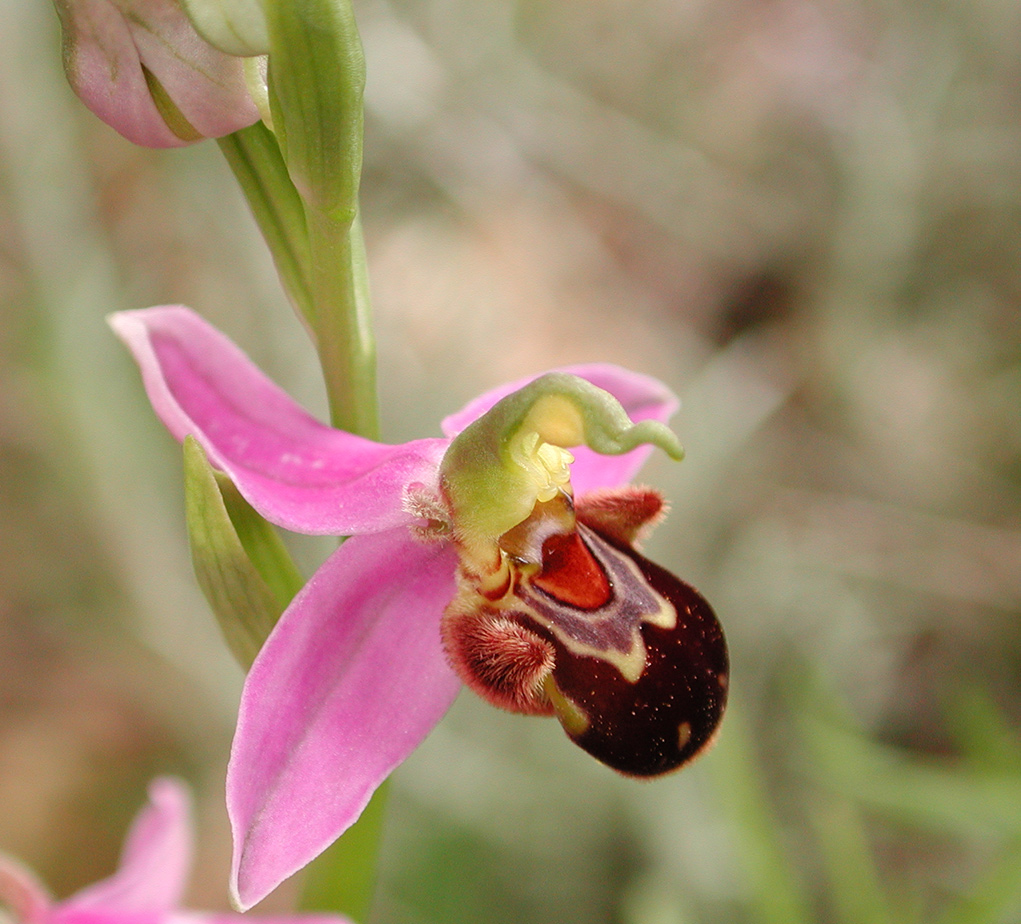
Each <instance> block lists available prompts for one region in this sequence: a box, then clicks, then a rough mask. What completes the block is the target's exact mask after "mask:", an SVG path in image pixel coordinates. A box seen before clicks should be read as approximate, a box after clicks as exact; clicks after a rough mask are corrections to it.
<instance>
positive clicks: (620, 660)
mask: <svg viewBox="0 0 1021 924" xmlns="http://www.w3.org/2000/svg"><path fill="white" fill-rule="evenodd" d="M596 539H597V541H596V542H595V543H594V544H592V545H589V550H590V551H591V552H592V554H593V555H594V556H595V559H596V561H597V562H599V564H600V567H602V569H603V571H604V573H605V574H606V575H607V577H608V578H610V580H611V584H612V569H611V567H610V566H609V564H608V561H607V556H606V555H605V554H603V549H602V545H603V544H604V543H603V540H602V539H598V537H596ZM614 561H617V562H623V563H624V565H625V566H626V567H627V568H628V570H630V571H631V573H632V575H633V576H634V578H635V579H636V580H637V581H638V582H639V583H641V585H642V586H643V587H644V588H645V589H646V590H647V591H648V592H649V594H651V596H652V597H653V599H654V600H655V601H656V603H657V604H658V608H657V609H656V610H654V611H652V612H649V613H646V614H644V615H643V616H642V617H641V620H640V622H639V624H638V625H636V626H635V627H634V630H633V631H632V633H631V646H630V648H628V650H627V651H621V650H619V649H612V648H611V649H606V648H596V647H595V646H593V645H588V644H586V643H585V642H582V641H579V640H578V639H576V638H573V637H572V636H570V635H568V634H567V633H566V632H565V631H564V630H563V629H562V627H561V626H559V625H557V624H556V623H555V622H553V621H552V620H550V619H548V618H546V617H544V616H543V615H542V613H541V612H539V611H538V610H537V609H535V607H533V606H531V605H529V603H528V601H527V600H526V599H524V598H522V597H519V596H517V595H515V597H514V603H515V604H516V605H517V607H518V608H519V610H520V611H521V612H522V613H523V614H525V615H527V616H528V617H529V618H531V619H533V620H534V621H535V623H536V624H537V625H539V626H542V627H543V628H545V629H548V630H549V631H550V632H552V633H553V635H554V636H556V638H557V639H558V640H559V641H560V642H561V643H562V644H563V646H564V647H565V648H566V649H567V650H568V651H570V652H571V653H572V654H575V655H579V656H582V657H589V658H599V659H600V660H601V661H605V662H607V663H608V664H610V665H612V666H613V667H615V668H616V669H617V670H618V671H619V672H620V674H621V676H622V677H623V678H624V679H625V680H626V681H627V682H628V683H637V682H638V681H639V680H640V679H641V677H642V674H644V673H645V666H646V663H647V660H648V650H647V649H646V647H645V641H644V639H643V638H642V633H641V623H649V624H650V625H653V626H656V627H658V628H661V629H666V630H668V631H669V630H671V629H673V628H674V627H675V626H676V625H677V611H676V610H675V609H674V607H673V606H672V605H671V604H670V602H669V601H668V600H667V599H666V598H665V597H663V595H662V594H660V593H659V592H658V591H657V590H656V589H655V588H653V587H652V586H651V585H650V584H649V582H648V581H646V579H645V576H644V575H643V574H642V572H641V569H640V568H639V567H638V565H637V564H636V563H635V562H634V561H633V560H632V559H631V558H630V557H629V556H627V555H620V556H615V557H614Z"/></svg>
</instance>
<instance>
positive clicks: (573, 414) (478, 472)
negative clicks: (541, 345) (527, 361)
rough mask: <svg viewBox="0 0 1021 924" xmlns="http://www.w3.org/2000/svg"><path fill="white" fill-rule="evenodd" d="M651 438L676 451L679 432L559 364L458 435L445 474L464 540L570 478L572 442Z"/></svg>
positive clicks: (620, 445)
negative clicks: (630, 409)
mask: <svg viewBox="0 0 1021 924" xmlns="http://www.w3.org/2000/svg"><path fill="white" fill-rule="evenodd" d="M646 443H651V444H652V445H655V446H658V447H659V448H660V449H662V450H663V451H664V452H666V453H667V454H668V455H670V456H671V457H672V458H674V459H680V458H682V456H683V455H684V451H683V450H682V449H681V446H680V443H679V442H678V440H677V437H676V436H675V435H674V433H673V432H672V431H671V430H670V429H669V428H668V427H667V426H665V425H664V424H662V423H660V422H659V421H656V420H643V421H641V422H639V423H633V422H632V421H631V419H630V418H629V417H628V416H627V414H626V413H625V411H624V408H623V407H621V405H620V402H619V401H617V399H616V398H614V397H613V395H611V394H609V393H608V392H605V391H603V390H602V389H601V388H597V387H596V386H595V385H593V384H592V383H591V382H587V381H585V380H584V379H581V378H578V377H577V376H574V375H568V374H566V373H562V372H551V373H549V374H547V375H544V376H542V377H540V378H538V379H535V380H534V381H532V382H530V383H529V384H528V385H526V386H525V387H524V388H522V389H520V390H519V391H516V392H514V393H513V394H510V395H508V396H507V397H505V398H503V399H502V400H501V401H499V402H497V403H496V404H495V405H494V406H493V407H492V408H491V409H490V410H489V411H488V412H487V413H486V414H484V415H483V416H482V417H480V418H479V419H478V420H476V421H475V422H474V423H472V424H471V425H469V426H468V427H466V428H465V429H464V430H462V431H461V433H460V434H458V436H457V437H455V438H454V440H453V442H452V443H451V445H450V448H449V449H448V450H447V453H446V455H445V456H444V457H443V463H442V465H441V467H440V479H441V486H442V489H443V492H444V494H445V496H446V499H447V502H448V504H449V505H450V508H451V514H452V519H453V529H454V534H455V537H456V538H457V539H458V541H460V542H462V543H464V544H465V545H467V546H475V545H478V544H481V543H488V542H492V541H494V540H496V539H497V538H498V537H500V536H502V535H503V534H504V533H506V532H507V531H508V530H510V529H512V528H513V527H515V526H517V525H518V524H519V523H521V522H522V521H523V520H524V519H526V518H527V517H528V515H529V514H530V513H531V512H532V509H533V507H534V506H535V504H536V502H538V501H546V500H550V499H551V498H552V497H553V496H554V495H555V494H556V493H557V492H558V491H560V490H561V489H567V488H568V487H569V484H570V471H569V468H568V466H569V465H570V463H571V462H572V461H573V457H572V456H571V454H570V453H569V452H567V450H568V449H570V448H572V447H575V446H588V447H589V448H590V449H592V450H594V451H595V452H598V453H600V454H601V455H621V454H622V453H625V452H630V451H631V450H632V449H635V448H637V447H638V446H641V445H643V444H646Z"/></svg>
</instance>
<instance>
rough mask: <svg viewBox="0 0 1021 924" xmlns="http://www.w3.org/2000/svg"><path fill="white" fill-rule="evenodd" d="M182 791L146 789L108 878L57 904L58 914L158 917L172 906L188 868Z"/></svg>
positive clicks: (160, 782)
mask: <svg viewBox="0 0 1021 924" xmlns="http://www.w3.org/2000/svg"><path fill="white" fill-rule="evenodd" d="M191 837H192V833H191V819H190V802H189V798H188V792H187V790H186V789H185V788H184V786H183V785H182V784H181V783H179V782H178V781H177V780H174V779H171V778H169V777H160V778H158V779H156V780H153V782H152V783H151V784H150V785H149V804H148V805H147V806H145V808H143V809H142V811H141V812H139V814H138V815H137V816H136V817H135V821H134V823H133V824H132V826H131V830H130V831H129V832H128V837H127V840H126V841H125V842H124V849H123V850H122V852H121V862H120V867H119V868H118V870H117V872H116V873H114V874H113V875H112V876H111V877H110V878H109V879H104V880H102V881H100V882H97V883H95V884H94V885H91V886H88V887H87V888H85V889H83V890H82V891H80V892H78V893H77V894H75V895H73V896H72V897H71V898H69V899H68V900H67V901H66V902H63V903H62V904H61V911H62V913H64V912H72V911H73V912H88V911H95V912H97V913H98V912H100V911H102V912H124V913H135V912H158V913H163V912H167V911H170V910H172V909H174V908H176V907H177V906H178V904H179V903H180V901H181V896H182V895H183V893H184V888H185V885H186V882H187V877H188V870H189V867H190V866H191Z"/></svg>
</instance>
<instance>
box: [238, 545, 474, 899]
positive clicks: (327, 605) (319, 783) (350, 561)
mask: <svg viewBox="0 0 1021 924" xmlns="http://www.w3.org/2000/svg"><path fill="white" fill-rule="evenodd" d="M455 565H456V555H455V553H454V551H453V549H452V548H451V547H450V546H449V545H447V544H444V543H439V542H435V543H428V544H427V543H425V542H423V541H420V540H418V539H415V538H413V537H412V535H411V533H410V532H409V531H408V530H406V529H397V530H390V531H387V532H383V533H376V534H372V535H365V536H354V537H352V538H351V539H348V540H347V541H346V542H345V543H344V544H343V545H342V546H341V547H340V549H338V550H337V551H336V552H335V553H334V554H333V555H332V556H331V557H330V558H329V559H327V561H326V562H325V564H323V566H322V567H321V568H320V569H319V570H318V571H317V572H316V573H315V574H314V575H313V577H312V579H311V580H310V581H309V582H308V584H306V585H305V587H304V588H303V589H302V590H301V591H300V592H299V594H298V596H297V597H295V599H294V602H293V603H292V604H291V606H290V607H289V608H288V609H287V611H286V612H285V613H284V615H283V616H282V617H281V619H280V622H279V623H278V624H277V626H276V628H275V629H274V630H273V632H272V634H271V635H270V637H269V639H268V640H267V641H266V644H265V645H264V646H263V649H262V651H261V652H260V654H259V656H258V658H257V659H256V660H255V663H254V664H253V665H252V669H251V671H250V673H249V674H248V679H247V681H246V682H245V687H244V692H243V693H242V697H241V707H240V713H239V716H238V727H237V733H236V734H235V737H234V746H233V749H232V752H231V759H230V764H229V766H228V768H227V809H228V814H229V815H230V818H231V826H232V829H233V831H234V864H233V871H232V877H231V882H232V885H231V889H232V894H233V898H234V900H235V903H236V905H237V907H239V908H241V909H246V908H249V907H251V906H252V905H253V904H255V903H256V902H257V901H259V900H260V899H262V898H263V897H264V896H265V895H267V894H268V893H269V892H270V891H271V890H272V889H274V888H275V887H276V886H277V885H279V884H280V882H282V881H283V880H284V879H286V878H287V877H288V876H290V875H291V874H292V873H294V872H295V871H297V870H299V869H300V868H301V867H303V866H304V865H305V864H306V863H308V862H309V861H310V860H311V859H313V858H314V857H315V856H317V855H318V854H319V853H321V852H322V851H323V850H324V849H325V848H326V847H327V846H328V845H329V844H330V843H332V842H333V841H334V840H336V838H337V837H338V836H340V834H341V833H342V832H343V831H344V830H346V829H347V828H348V827H349V826H350V825H351V824H352V823H353V822H354V821H355V820H356V819H357V818H358V816H359V814H360V813H361V811H362V809H363V808H364V807H365V804H366V803H367V802H368V800H369V798H370V796H371V795H372V793H373V791H374V790H375V789H376V787H377V786H378V785H379V784H380V783H381V782H382V781H383V780H384V779H385V778H386V777H387V776H388V775H389V773H390V772H391V771H392V770H393V769H394V767H396V766H397V765H398V764H400V763H401V762H402V761H403V760H404V759H405V758H406V757H407V756H408V755H409V754H410V753H411V752H412V751H413V750H414V749H415V748H416V747H417V746H418V745H419V743H420V742H421V741H422V739H424V738H425V736H426V735H427V734H428V733H429V731H430V730H431V729H432V728H433V726H434V725H435V724H436V723H437V722H438V721H439V720H440V718H441V716H442V715H443V713H444V712H446V710H447V708H448V707H449V705H450V703H451V702H452V701H453V699H454V697H455V696H456V694H457V691H458V689H459V687H460V684H459V682H458V680H457V678H456V677H455V676H454V674H453V673H452V672H451V670H450V668H449V667H448V666H447V662H446V658H445V656H444V654H443V650H442V646H441V644H440V632H439V620H440V615H441V613H442V612H443V609H444V608H445V606H446V605H447V603H448V602H449V601H450V599H451V598H452V597H453V594H454V569H455Z"/></svg>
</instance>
